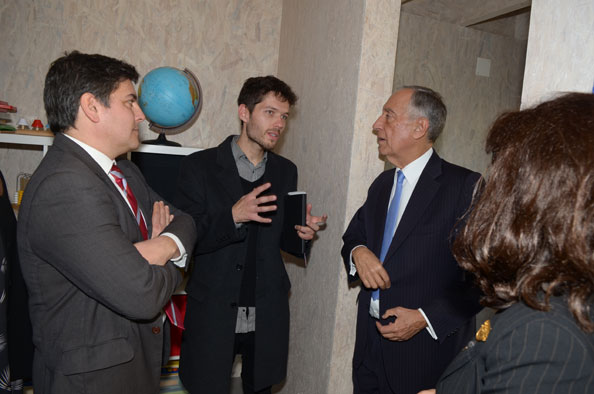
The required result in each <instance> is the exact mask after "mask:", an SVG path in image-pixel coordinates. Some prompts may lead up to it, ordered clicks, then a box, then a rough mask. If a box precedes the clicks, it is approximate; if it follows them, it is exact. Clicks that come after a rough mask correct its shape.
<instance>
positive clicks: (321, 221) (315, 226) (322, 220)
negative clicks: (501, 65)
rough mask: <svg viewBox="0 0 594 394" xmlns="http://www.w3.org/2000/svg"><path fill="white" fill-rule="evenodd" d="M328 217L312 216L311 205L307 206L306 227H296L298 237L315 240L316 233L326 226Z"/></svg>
mask: <svg viewBox="0 0 594 394" xmlns="http://www.w3.org/2000/svg"><path fill="white" fill-rule="evenodd" d="M327 219H328V215H326V214H324V215H322V216H312V215H311V204H307V208H306V215H305V226H295V230H297V235H298V236H299V238H301V239H304V240H306V241H309V240H311V239H313V237H314V235H316V232H318V231H319V230H320V227H321V226H324V225H326V220H327Z"/></svg>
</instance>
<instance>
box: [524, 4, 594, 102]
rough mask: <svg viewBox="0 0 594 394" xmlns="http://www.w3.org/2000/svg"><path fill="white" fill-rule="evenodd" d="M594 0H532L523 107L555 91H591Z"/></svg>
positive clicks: (593, 56) (593, 57)
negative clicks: (560, 0)
mask: <svg viewBox="0 0 594 394" xmlns="http://www.w3.org/2000/svg"><path fill="white" fill-rule="evenodd" d="M593 37H594V1H592V0H564V1H563V5H561V4H560V2H558V1H552V0H533V1H532V11H531V16H530V34H529V38H528V51H527V57H526V73H525V74H524V90H523V92H522V107H528V106H531V105H534V104H536V103H538V102H540V101H542V100H545V99H547V98H550V96H551V95H553V94H554V93H555V92H567V91H578V92H592V85H594V38H593Z"/></svg>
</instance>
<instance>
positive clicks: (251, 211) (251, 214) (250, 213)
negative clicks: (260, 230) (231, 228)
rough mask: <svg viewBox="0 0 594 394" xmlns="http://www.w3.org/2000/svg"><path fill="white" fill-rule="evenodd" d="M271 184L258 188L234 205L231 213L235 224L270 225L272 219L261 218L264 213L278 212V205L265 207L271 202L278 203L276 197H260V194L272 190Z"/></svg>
mask: <svg viewBox="0 0 594 394" xmlns="http://www.w3.org/2000/svg"><path fill="white" fill-rule="evenodd" d="M270 186H271V185H270V182H268V183H265V184H263V185H261V186H258V187H257V188H255V189H254V190H252V191H251V192H249V193H248V194H246V195H244V196H242V197H241V198H240V199H239V201H237V202H236V203H235V205H233V207H232V208H231V212H232V214H233V221H234V222H235V223H245V222H249V221H254V222H260V223H270V222H272V219H270V218H263V217H262V216H260V213H262V212H270V211H276V205H264V206H262V204H266V203H269V202H271V201H276V196H275V195H271V196H263V197H258V195H259V194H260V193H262V192H263V191H265V190H268V189H270Z"/></svg>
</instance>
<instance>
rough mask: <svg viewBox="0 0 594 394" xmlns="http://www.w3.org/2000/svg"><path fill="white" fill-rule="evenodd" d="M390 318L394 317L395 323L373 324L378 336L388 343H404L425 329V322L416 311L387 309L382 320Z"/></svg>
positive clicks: (400, 308) (397, 308) (398, 308)
mask: <svg viewBox="0 0 594 394" xmlns="http://www.w3.org/2000/svg"><path fill="white" fill-rule="evenodd" d="M390 316H396V321H394V322H393V323H389V324H386V325H385V326H383V325H381V324H380V323H379V322H376V323H375V325H376V326H377V329H378V331H379V332H380V334H382V336H383V337H384V338H386V339H389V340H390V341H406V340H407V339H410V338H412V337H413V336H415V335H416V334H417V333H418V332H419V331H421V330H422V329H423V328H425V327H427V321H426V320H425V318H424V317H423V315H422V314H421V312H419V310H418V309H407V308H403V307H400V306H398V307H396V308H391V309H388V310H387V311H386V313H384V315H383V316H382V319H387V318H388V317H390Z"/></svg>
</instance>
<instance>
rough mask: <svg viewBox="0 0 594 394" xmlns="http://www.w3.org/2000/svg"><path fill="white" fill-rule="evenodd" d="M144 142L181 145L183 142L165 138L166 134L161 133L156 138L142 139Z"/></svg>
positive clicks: (148, 143)
mask: <svg viewBox="0 0 594 394" xmlns="http://www.w3.org/2000/svg"><path fill="white" fill-rule="evenodd" d="M142 143H143V144H147V145H165V146H181V144H179V143H177V142H174V141H169V140H168V139H167V138H165V134H159V136H158V137H157V138H156V139H154V140H145V141H142Z"/></svg>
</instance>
